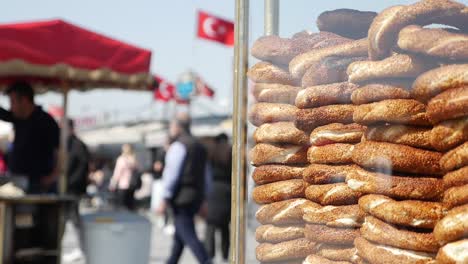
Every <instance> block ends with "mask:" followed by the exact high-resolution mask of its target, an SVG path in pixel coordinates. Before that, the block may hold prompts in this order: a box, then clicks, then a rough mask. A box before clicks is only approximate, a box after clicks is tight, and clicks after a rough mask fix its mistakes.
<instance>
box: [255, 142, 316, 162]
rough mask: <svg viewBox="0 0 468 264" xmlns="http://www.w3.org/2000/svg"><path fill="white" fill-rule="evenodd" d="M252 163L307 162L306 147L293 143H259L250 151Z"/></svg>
mask: <svg viewBox="0 0 468 264" xmlns="http://www.w3.org/2000/svg"><path fill="white" fill-rule="evenodd" d="M250 160H251V162H252V164H253V165H255V166H259V165H265V164H287V165H292V164H305V163H307V147H305V146H294V145H272V144H265V143H260V144H257V145H255V147H253V148H252V150H251V151H250Z"/></svg>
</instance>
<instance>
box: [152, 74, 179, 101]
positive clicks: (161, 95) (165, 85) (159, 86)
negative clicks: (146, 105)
mask: <svg viewBox="0 0 468 264" xmlns="http://www.w3.org/2000/svg"><path fill="white" fill-rule="evenodd" d="M154 80H155V87H154V88H155V89H154V99H155V100H157V101H163V102H169V101H170V100H172V99H174V98H175V85H174V84H172V83H170V82H168V81H167V80H165V79H163V78H161V77H160V76H154Z"/></svg>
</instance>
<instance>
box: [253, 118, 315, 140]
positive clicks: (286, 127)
mask: <svg viewBox="0 0 468 264" xmlns="http://www.w3.org/2000/svg"><path fill="white" fill-rule="evenodd" d="M253 138H254V140H255V143H257V144H258V143H278V144H293V145H307V144H309V137H308V135H306V133H304V131H302V130H299V129H297V128H296V126H294V123H293V122H276V123H267V124H263V125H261V126H260V127H258V128H257V129H256V130H255V132H254V134H253Z"/></svg>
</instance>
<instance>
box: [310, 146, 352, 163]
mask: <svg viewBox="0 0 468 264" xmlns="http://www.w3.org/2000/svg"><path fill="white" fill-rule="evenodd" d="M353 149H354V145H352V144H344V143H335V144H328V145H324V146H312V147H310V148H309V150H308V151H307V159H308V161H309V162H310V163H312V164H315V163H318V164H349V163H352V162H353V160H352V152H353Z"/></svg>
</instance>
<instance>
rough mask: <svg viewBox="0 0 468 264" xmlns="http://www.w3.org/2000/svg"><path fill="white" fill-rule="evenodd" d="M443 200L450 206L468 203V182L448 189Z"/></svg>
mask: <svg viewBox="0 0 468 264" xmlns="http://www.w3.org/2000/svg"><path fill="white" fill-rule="evenodd" d="M467 178H468V177H467ZM443 201H444V203H445V204H446V205H447V206H448V207H449V208H453V207H456V206H460V205H464V204H468V184H466V185H462V186H457V187H452V188H450V189H448V190H446V191H445V193H444V200H443Z"/></svg>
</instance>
